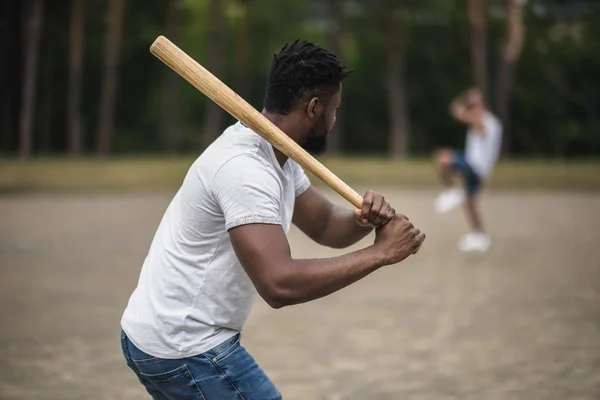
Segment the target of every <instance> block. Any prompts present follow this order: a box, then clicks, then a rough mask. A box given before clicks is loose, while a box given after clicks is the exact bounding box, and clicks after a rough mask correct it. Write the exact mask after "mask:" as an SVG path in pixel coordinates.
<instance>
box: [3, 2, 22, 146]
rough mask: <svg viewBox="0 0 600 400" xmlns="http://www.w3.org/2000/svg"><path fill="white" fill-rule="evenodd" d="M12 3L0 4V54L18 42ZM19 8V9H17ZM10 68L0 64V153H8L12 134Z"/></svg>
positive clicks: (12, 79)
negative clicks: (0, 28) (15, 34)
mask: <svg viewBox="0 0 600 400" xmlns="http://www.w3.org/2000/svg"><path fill="white" fill-rule="evenodd" d="M14 6H15V2H14V1H12V2H11V1H3V2H0V7H1V8H0V9H1V12H0V27H2V30H1V31H0V54H5V55H6V54H11V51H12V50H13V48H14V47H13V43H14V42H15V41H16V40H18V38H15V37H14V34H13V29H15V26H14V25H13V24H14V22H15V21H14V18H13V17H14V15H15V14H16V13H15V11H14V9H13V8H14ZM19 8H20V7H19ZM13 70H14V69H13V68H11V66H10V64H9V63H8V62H0V87H1V88H2V90H1V91H0V107H1V108H0V153H8V152H10V142H11V140H10V139H11V136H12V134H13V114H14V110H13V100H12V98H13V82H14V81H15V80H16V79H15V78H14V77H12V76H11V72H12V71H13Z"/></svg>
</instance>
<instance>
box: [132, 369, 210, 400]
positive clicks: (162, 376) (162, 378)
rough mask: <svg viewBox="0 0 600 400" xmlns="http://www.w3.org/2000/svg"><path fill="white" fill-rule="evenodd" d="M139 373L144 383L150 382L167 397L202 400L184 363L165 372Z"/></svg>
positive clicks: (196, 385)
mask: <svg viewBox="0 0 600 400" xmlns="http://www.w3.org/2000/svg"><path fill="white" fill-rule="evenodd" d="M139 375H140V378H141V379H142V381H143V382H144V384H146V382H149V383H151V384H152V385H153V386H154V387H155V388H156V389H158V390H159V391H160V392H161V393H162V394H165V395H167V397H168V398H169V399H171V398H175V399H186V400H187V399H196V400H204V395H203V394H202V391H201V390H200V387H199V386H198V384H197V382H196V380H195V379H194V377H193V376H192V374H191V372H190V370H189V369H188V367H187V365H186V364H183V365H180V366H178V367H177V368H174V369H172V370H169V371H166V372H158V373H151V374H150V373H144V372H142V371H140V372H139ZM146 386H147V384H146Z"/></svg>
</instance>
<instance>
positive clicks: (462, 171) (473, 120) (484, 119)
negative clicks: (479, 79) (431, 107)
mask: <svg viewBox="0 0 600 400" xmlns="http://www.w3.org/2000/svg"><path fill="white" fill-rule="evenodd" d="M450 114H451V115H452V117H454V118H455V119H456V120H457V121H459V122H461V123H463V124H466V125H467V139H466V146H465V151H464V153H463V152H460V151H457V150H452V149H442V150H439V151H437V152H436V153H435V157H434V158H435V164H436V167H437V169H438V171H439V174H440V177H441V180H442V183H443V184H444V186H445V190H444V191H443V192H442V193H441V194H440V195H439V196H438V197H437V199H436V201H435V209H436V211H438V212H440V213H445V212H448V211H450V210H452V209H454V208H456V207H458V206H459V205H461V204H462V203H463V202H464V203H465V211H466V215H467V222H468V223H469V227H470V232H469V233H468V234H467V235H465V236H464V237H462V238H461V239H460V241H459V243H458V248H459V249H460V250H461V251H480V252H485V251H487V250H488V248H489V247H490V244H491V241H490V238H489V236H488V235H487V234H486V233H485V231H484V227H483V222H482V220H481V211H480V207H479V204H478V194H479V192H480V190H481V187H482V185H483V184H484V183H485V182H486V181H487V180H488V179H489V178H490V177H491V174H492V171H493V169H494V165H495V164H496V161H497V159H498V155H499V153H500V144H501V139H502V125H501V123H500V121H499V120H498V118H496V117H495V116H494V114H492V113H491V112H490V111H489V110H488V108H487V106H486V104H485V101H484V99H483V94H482V92H481V90H479V89H477V88H471V89H468V90H466V91H465V92H463V93H461V94H460V95H459V96H458V97H457V98H455V99H454V100H453V101H452V103H451V105H450ZM457 174H458V175H460V176H461V177H462V180H463V184H464V189H461V188H458V187H456V186H455V179H454V178H455V176H456V175H457Z"/></svg>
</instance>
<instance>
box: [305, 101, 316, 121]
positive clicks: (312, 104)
mask: <svg viewBox="0 0 600 400" xmlns="http://www.w3.org/2000/svg"><path fill="white" fill-rule="evenodd" d="M318 104H319V99H318V98H317V97H313V98H312V99H310V101H309V102H308V105H307V106H306V112H307V114H308V117H309V118H310V119H314V118H315V117H316V116H317V105H318Z"/></svg>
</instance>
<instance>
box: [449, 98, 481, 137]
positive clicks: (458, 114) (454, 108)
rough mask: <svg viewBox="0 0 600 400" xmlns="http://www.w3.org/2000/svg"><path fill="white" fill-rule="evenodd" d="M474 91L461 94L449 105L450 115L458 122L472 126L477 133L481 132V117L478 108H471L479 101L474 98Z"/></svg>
mask: <svg viewBox="0 0 600 400" xmlns="http://www.w3.org/2000/svg"><path fill="white" fill-rule="evenodd" d="M474 90H476V89H471V90H468V91H466V92H463V93H461V94H460V95H459V96H457V97H456V98H455V99H454V100H452V103H450V115H451V116H452V117H453V118H454V119H456V120H457V121H459V122H462V123H463V124H466V125H471V126H473V127H474V128H475V129H476V130H477V132H480V133H481V132H483V131H484V126H483V115H482V112H481V110H480V109H479V107H473V105H474V102H475V101H481V99H478V98H476V96H477V94H476V93H475V92H474Z"/></svg>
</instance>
